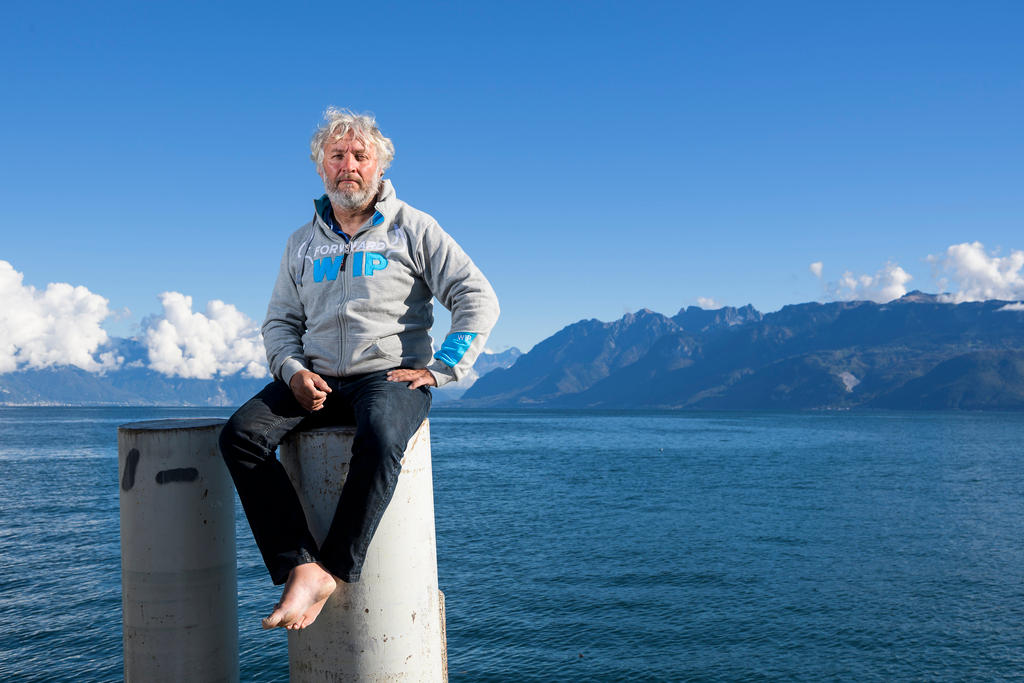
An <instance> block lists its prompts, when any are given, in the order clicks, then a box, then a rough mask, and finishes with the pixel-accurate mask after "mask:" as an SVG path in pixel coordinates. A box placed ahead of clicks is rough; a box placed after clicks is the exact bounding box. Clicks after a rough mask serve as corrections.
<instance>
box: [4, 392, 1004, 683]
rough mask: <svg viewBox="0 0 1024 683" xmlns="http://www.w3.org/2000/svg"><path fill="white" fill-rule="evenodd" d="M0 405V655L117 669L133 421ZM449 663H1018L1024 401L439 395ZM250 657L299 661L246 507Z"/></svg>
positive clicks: (10, 664) (478, 676)
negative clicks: (639, 406)
mask: <svg viewBox="0 0 1024 683" xmlns="http://www.w3.org/2000/svg"><path fill="white" fill-rule="evenodd" d="M225 414H226V411H225V410H224V409H170V408H166V409H154V408H75V409H71V408H0V465H2V466H3V468H4V472H5V476H4V477H3V478H2V479H0V519H2V522H0V559H2V563H3V568H4V572H3V574H2V576H0V680H4V681H7V680H12V681H13V680H17V681H62V680H76V681H114V680H120V679H121V677H122V672H121V666H122V660H121V615H120V608H121V594H120V559H119V530H118V509H117V506H118V489H117V482H118V472H117V439H116V430H117V425H119V424H123V423H125V422H131V421H135V420H144V419H159V418H163V417H198V416H225ZM432 431H433V461H434V488H435V506H436V518H437V537H438V562H439V574H440V582H441V588H442V590H444V592H445V595H446V599H447V617H448V651H449V672H450V677H451V680H452V681H492V680H493V681H570V680H579V681H590V680H623V681H644V680H650V681H668V680H672V681H676V680H678V681H689V680H693V681H701V680H737V681H762V680H780V679H784V680H797V681H817V680H822V679H829V680H851V681H865V680H867V681H872V680H878V681H883V680H885V681H887V680H977V679H984V680H991V679H1006V678H1020V677H1022V676H1024V636H1022V635H1021V628H1020V626H1021V624H1022V623H1024V536H1022V534H1021V533H1020V530H1021V521H1022V512H1024V468H1022V467H1021V458H1020V451H1021V444H1022V443H1024V415H1014V414H937V413H915V414H904V413H873V414H868V413H842V414H826V413H812V414H808V413H773V414H766V413H742V414H740V413H669V412H665V413H643V414H640V413H621V412H604V413H597V412H550V411H544V412H541V411H537V412H495V411H455V410H440V409H439V410H435V411H434V414H433V416H432ZM238 539H239V543H238V545H239V620H240V622H241V623H240V643H241V661H242V680H244V681H286V680H287V678H288V674H287V651H286V639H285V637H284V634H283V633H267V632H263V631H262V630H261V629H260V628H259V617H260V616H262V615H263V614H264V613H265V612H266V610H267V609H268V607H269V606H270V605H272V604H273V602H274V601H275V600H276V597H277V591H276V590H275V589H274V588H273V587H272V586H270V583H269V581H268V580H267V578H266V574H265V571H264V569H263V568H262V565H261V563H260V560H259V557H258V554H257V552H256V549H255V547H254V545H253V544H252V541H251V537H250V535H249V532H248V527H247V526H246V524H245V521H244V518H242V517H241V515H240V514H239V518H238Z"/></svg>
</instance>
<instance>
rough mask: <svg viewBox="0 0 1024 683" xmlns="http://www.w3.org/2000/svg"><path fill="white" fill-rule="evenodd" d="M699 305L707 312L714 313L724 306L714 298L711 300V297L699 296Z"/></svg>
mask: <svg viewBox="0 0 1024 683" xmlns="http://www.w3.org/2000/svg"><path fill="white" fill-rule="evenodd" d="M697 305H698V306H700V307H701V308H703V309H704V310H706V311H713V310H715V309H717V308H721V307H722V304H720V303H718V302H717V301H715V300H714V299H713V298H711V297H709V296H699V297H697Z"/></svg>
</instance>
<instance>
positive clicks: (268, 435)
mask: <svg viewBox="0 0 1024 683" xmlns="http://www.w3.org/2000/svg"><path fill="white" fill-rule="evenodd" d="M310 148H311V151H312V155H311V158H312V160H313V162H314V163H315V164H316V167H317V173H319V175H320V177H321V178H322V179H323V182H324V187H325V189H326V194H325V195H324V196H322V197H321V198H320V199H318V200H316V201H315V202H314V205H315V209H316V211H315V214H314V216H313V220H312V221H310V222H309V223H307V224H306V225H304V226H302V227H301V228H299V229H298V230H297V231H295V233H293V234H292V236H291V238H290V239H289V240H288V245H287V247H286V248H285V253H284V258H283V259H282V261H281V268H280V272H279V273H278V277H277V282H276V284H275V285H274V291H273V294H272V295H271V299H270V305H269V306H268V308H267V319H266V321H265V322H264V323H263V341H264V344H265V345H266V349H267V359H268V360H269V362H270V370H271V372H272V373H273V375H274V377H275V380H274V381H273V382H272V383H271V384H268V385H267V386H266V387H264V389H263V390H262V391H260V393H259V394H257V395H256V396H255V397H254V398H252V399H251V400H250V401H249V402H247V403H246V404H245V405H243V406H242V407H241V408H239V409H238V411H237V412H236V413H235V414H234V415H233V416H232V417H231V419H230V420H229V421H228V423H227V425H225V427H224V430H223V432H222V433H221V437H220V447H221V452H222V453H223V455H224V459H225V462H226V463H227V466H228V470H229V471H230V472H231V476H232V478H233V479H234V481H235V487H236V488H237V489H238V495H239V498H240V499H241V501H242V507H243V508H244V509H245V514H246V517H248V519H249V525H250V527H251V528H252V531H253V536H254V537H255V539H256V544H257V545H258V546H259V548H260V552H261V553H262V555H263V560H264V562H265V563H266V565H267V569H268V570H269V571H270V575H271V578H272V579H273V581H274V583H275V584H277V585H280V584H282V583H284V584H285V587H284V592H283V593H282V595H281V601H280V602H279V603H278V604H277V605H275V606H274V610H273V611H272V612H271V614H270V615H269V616H268V617H266V618H265V619H263V627H264V628H275V627H284V628H289V629H301V628H305V627H306V626H309V625H310V624H311V623H313V620H314V619H316V617H317V615H319V614H320V610H321V609H322V608H323V605H324V603H325V602H326V601H327V598H328V597H329V596H330V595H331V593H332V592H334V590H335V588H336V587H337V584H338V582H339V581H346V582H353V581H358V580H359V575H360V571H361V570H362V566H363V561H364V559H365V557H366V550H367V547H368V546H369V543H370V540H371V538H372V537H373V534H374V531H375V530H376V528H377V524H378V523H379V522H380V518H381V516H382V515H383V513H384V509H385V507H386V506H387V504H388V503H389V501H390V500H391V496H392V494H393V493H394V488H395V485H396V483H397V480H398V474H399V471H400V470H401V460H402V455H403V453H404V451H405V448H406V445H407V443H408V441H409V439H410V438H411V436H412V435H413V433H414V432H415V431H416V429H417V428H418V427H419V425H420V423H421V422H422V421H423V419H424V418H425V417H426V416H427V412H428V411H429V409H430V390H429V389H428V387H432V386H442V385H443V384H445V383H447V382H450V381H453V380H458V379H459V378H460V377H462V376H464V375H465V374H466V372H467V371H468V370H469V369H470V367H471V366H472V364H473V361H474V360H475V359H476V357H477V355H478V354H479V353H480V351H481V350H482V349H483V344H484V341H485V340H486V338H487V335H488V334H489V332H490V330H491V328H492V327H493V326H494V323H495V321H496V320H497V317H498V301H497V298H496V297H495V295H494V291H493V290H492V289H491V286H490V284H489V283H488V282H487V280H486V278H484V276H483V275H482V274H481V273H480V271H479V270H478V269H477V268H476V266H475V265H473V262H472V261H471V260H470V259H469V257H468V256H466V254H465V253H464V252H463V251H462V249H461V248H460V247H459V246H458V245H457V244H456V243H455V241H454V240H453V239H452V238H451V237H449V236H448V235H447V234H446V233H445V232H444V231H443V230H442V229H441V228H440V226H439V225H438V224H437V222H436V221H435V220H434V219H433V218H431V217H430V216H429V215H427V214H425V213H423V212H421V211H418V210H416V209H414V208H412V207H411V206H409V205H408V204H406V203H405V202H402V201H400V200H399V199H398V198H397V197H396V196H395V190H394V188H393V187H392V185H391V183H390V181H387V180H384V179H383V175H384V171H385V170H386V169H387V168H388V165H389V164H390V163H391V160H392V159H393V158H394V145H393V144H392V143H391V140H389V139H388V138H386V137H384V135H383V134H381V132H380V130H379V129H378V128H377V126H376V123H375V121H374V119H373V118H372V117H371V116H368V115H357V114H353V113H352V112H350V111H347V110H338V109H334V108H331V109H328V110H327V111H326V113H325V114H324V124H323V125H322V126H321V127H320V128H319V129H318V130H317V131H316V133H315V134H314V135H313V139H312V141H311V143H310ZM434 296H436V297H437V298H438V299H439V300H440V301H441V302H442V303H443V304H444V305H445V307H446V308H448V309H449V310H451V312H452V327H451V330H452V331H451V333H450V334H449V335H448V336H447V337H446V338H445V340H444V343H443V344H442V345H441V348H440V350H438V352H437V353H433V354H432V346H431V339H430V336H429V330H430V326H431V324H432V323H433V306H432V303H431V302H432V298H433V297H434ZM351 420H354V421H355V425H356V433H355V439H354V441H353V444H352V459H351V462H350V465H349V473H348V477H347V479H346V481H345V484H344V487H343V488H342V491H341V495H340V498H339V500H338V506H337V510H336V512H335V515H334V519H333V521H332V523H331V527H330V529H329V531H328V533H327V536H326V538H325V539H324V542H323V544H322V545H320V546H318V545H317V543H316V541H315V540H314V539H313V537H312V536H311V535H310V532H309V529H308V527H307V525H306V519H305V516H304V514H303V511H302V507H301V505H300V503H299V500H298V497H297V496H296V493H295V491H294V489H293V488H292V486H291V483H290V481H289V480H288V477H287V474H286V473H285V471H284V469H283V467H282V466H281V464H280V462H279V461H278V460H277V458H276V457H275V451H276V449H277V445H278V443H280V441H281V439H283V438H284V436H285V435H286V434H288V433H289V432H291V431H292V430H295V429H300V428H310V427H314V426H322V425H330V424H338V423H343V422H347V421H351Z"/></svg>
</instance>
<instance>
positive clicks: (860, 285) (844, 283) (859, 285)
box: [829, 261, 913, 304]
mask: <svg viewBox="0 0 1024 683" xmlns="http://www.w3.org/2000/svg"><path fill="white" fill-rule="evenodd" d="M912 279H913V276H912V275H911V274H910V273H908V272H907V271H905V270H903V269H902V268H900V267H899V266H898V265H897V264H895V263H893V262H891V261H890V262H888V263H886V264H885V265H884V266H883V267H882V269H881V270H879V271H878V272H877V273H875V274H874V275H854V274H853V273H852V272H851V271H846V272H845V273H843V276H842V277H841V278H840V279H839V282H838V283H834V284H831V285H830V286H829V289H830V294H831V295H832V296H833V297H835V298H837V299H843V300H846V301H852V300H864V299H866V300H868V301H875V302H877V303H880V304H884V303H886V302H888V301H892V300H893V299H898V298H900V297H901V296H903V295H904V294H906V293H907V287H906V284H907V283H908V282H910V280H912Z"/></svg>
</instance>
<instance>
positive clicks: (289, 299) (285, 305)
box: [262, 245, 308, 386]
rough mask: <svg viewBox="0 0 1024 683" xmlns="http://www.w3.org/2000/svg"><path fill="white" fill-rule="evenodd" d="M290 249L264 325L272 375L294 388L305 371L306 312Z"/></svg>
mask: <svg viewBox="0 0 1024 683" xmlns="http://www.w3.org/2000/svg"><path fill="white" fill-rule="evenodd" d="M290 252H291V250H290V245H289V247H286V248H285V252H284V256H283V257H282V258H281V267H280V269H279V270H278V273H277V281H276V282H275V283H274V291H273V292H272V293H271V295H270V303H269V304H268V305H267V317H266V320H264V321H263V330H262V331H263V346H264V347H265V348H266V350H267V362H268V363H269V364H270V372H271V373H272V374H273V375H274V377H277V378H278V379H280V380H281V381H282V382H284V383H285V384H287V385H289V386H291V380H292V377H293V376H294V375H295V374H296V373H297V372H299V371H300V370H308V368H307V367H306V355H305V352H304V351H303V349H302V333H303V332H305V330H306V312H305V309H304V307H303V305H302V301H301V300H300V299H299V292H298V289H297V288H296V285H295V281H294V279H293V278H292V274H291V271H290V270H289V267H288V266H289V261H290V258H291V257H292V254H291V253H290Z"/></svg>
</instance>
